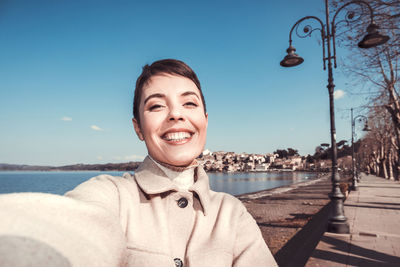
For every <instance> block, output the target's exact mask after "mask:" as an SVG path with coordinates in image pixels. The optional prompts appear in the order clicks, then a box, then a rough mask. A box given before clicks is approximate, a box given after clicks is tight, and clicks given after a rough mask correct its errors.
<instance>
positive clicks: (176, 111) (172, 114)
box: [168, 107, 184, 121]
mask: <svg viewBox="0 0 400 267" xmlns="http://www.w3.org/2000/svg"><path fill="white" fill-rule="evenodd" d="M168 119H169V120H170V121H175V120H176V121H178V120H184V116H183V114H182V111H181V110H180V108H179V107H171V108H170V111H169V114H168Z"/></svg>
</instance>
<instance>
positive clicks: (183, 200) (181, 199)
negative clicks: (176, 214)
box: [178, 197, 188, 209]
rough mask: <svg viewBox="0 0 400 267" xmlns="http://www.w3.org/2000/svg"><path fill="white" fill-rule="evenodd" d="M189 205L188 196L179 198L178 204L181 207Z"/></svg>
mask: <svg viewBox="0 0 400 267" xmlns="http://www.w3.org/2000/svg"><path fill="white" fill-rule="evenodd" d="M187 205H188V200H187V199H186V198H184V197H181V198H180V199H179V200H178V206H179V208H182V209H183V208H186V206H187Z"/></svg>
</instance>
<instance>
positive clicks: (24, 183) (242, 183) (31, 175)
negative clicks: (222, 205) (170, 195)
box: [0, 171, 317, 195]
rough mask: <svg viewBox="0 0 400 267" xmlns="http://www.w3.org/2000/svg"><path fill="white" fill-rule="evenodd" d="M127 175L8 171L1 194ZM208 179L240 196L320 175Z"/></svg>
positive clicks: (0, 175)
mask: <svg viewBox="0 0 400 267" xmlns="http://www.w3.org/2000/svg"><path fill="white" fill-rule="evenodd" d="M123 173H124V172H117V171H110V172H99V171H51V172H48V171H45V172H40V171H24V172H22V171H6V172H0V193H16V192H42V193H52V194H58V195H62V194H64V193H66V192H68V191H69V190H72V189H73V188H75V187H76V186H77V185H79V184H80V183H83V182H84V181H86V180H88V179H90V178H91V177H94V176H97V175H100V174H109V175H113V176H122V174H123ZM208 176H209V178H210V187H211V189H212V190H214V191H218V192H226V193H229V194H232V195H240V194H244V193H251V192H256V191H260V190H265V189H271V188H276V187H281V186H285V185H290V184H293V183H298V182H302V181H305V180H310V179H315V178H317V173H306V172H256V173H252V172H250V173H208Z"/></svg>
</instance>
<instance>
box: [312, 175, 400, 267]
mask: <svg viewBox="0 0 400 267" xmlns="http://www.w3.org/2000/svg"><path fill="white" fill-rule="evenodd" d="M358 185H359V187H358V188H359V189H358V191H352V192H351V193H350V195H349V197H348V198H347V200H346V201H345V203H344V212H345V215H346V217H347V219H348V223H349V226H350V234H333V233H328V232H325V234H324V235H323V236H322V238H321V239H320V241H319V243H318V245H317V247H316V248H315V250H314V251H313V253H312V255H311V257H310V258H309V260H308V261H307V263H306V266H400V183H399V182H398V181H390V180H385V179H383V178H379V177H376V176H373V175H365V174H363V175H362V176H361V182H360V183H359V184H358Z"/></svg>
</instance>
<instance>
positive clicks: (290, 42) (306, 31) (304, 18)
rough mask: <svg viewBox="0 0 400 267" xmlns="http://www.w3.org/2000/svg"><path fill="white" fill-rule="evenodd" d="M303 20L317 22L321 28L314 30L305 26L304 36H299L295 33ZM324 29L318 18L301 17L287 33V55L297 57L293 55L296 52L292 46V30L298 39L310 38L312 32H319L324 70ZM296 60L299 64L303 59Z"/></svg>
mask: <svg viewBox="0 0 400 267" xmlns="http://www.w3.org/2000/svg"><path fill="white" fill-rule="evenodd" d="M305 20H316V21H318V22H319V24H320V25H321V28H315V29H313V28H312V27H311V26H310V25H306V26H305V27H304V28H303V31H304V33H305V35H300V34H299V33H298V32H297V29H298V26H299V25H300V23H301V22H303V21H305ZM324 28H325V27H324V23H323V22H322V21H321V20H320V19H319V18H318V17H315V16H306V17H303V18H301V19H299V20H298V21H297V22H296V23H295V24H294V25H293V26H292V28H291V29H290V32H289V48H288V50H287V52H288V55H290V54H292V55H294V56H295V57H298V56H297V55H296V54H293V53H294V51H296V49H295V48H294V47H293V46H292V33H293V30H294V29H296V34H297V36H299V37H301V38H305V37H309V36H311V34H312V32H313V31H315V30H319V31H320V32H321V39H322V42H323V44H322V53H323V63H324V69H325V68H326V67H325V60H324V58H325V44H324V42H325V30H324ZM289 57H290V56H289ZM298 58H300V63H301V62H303V59H302V58H301V57H298ZM286 59H287V58H286V57H285V60H286ZM285 60H283V61H285ZM283 61H282V62H283ZM282 62H281V65H282V66H284V65H283V64H282ZM300 63H298V64H300ZM289 66H290V65H289Z"/></svg>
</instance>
